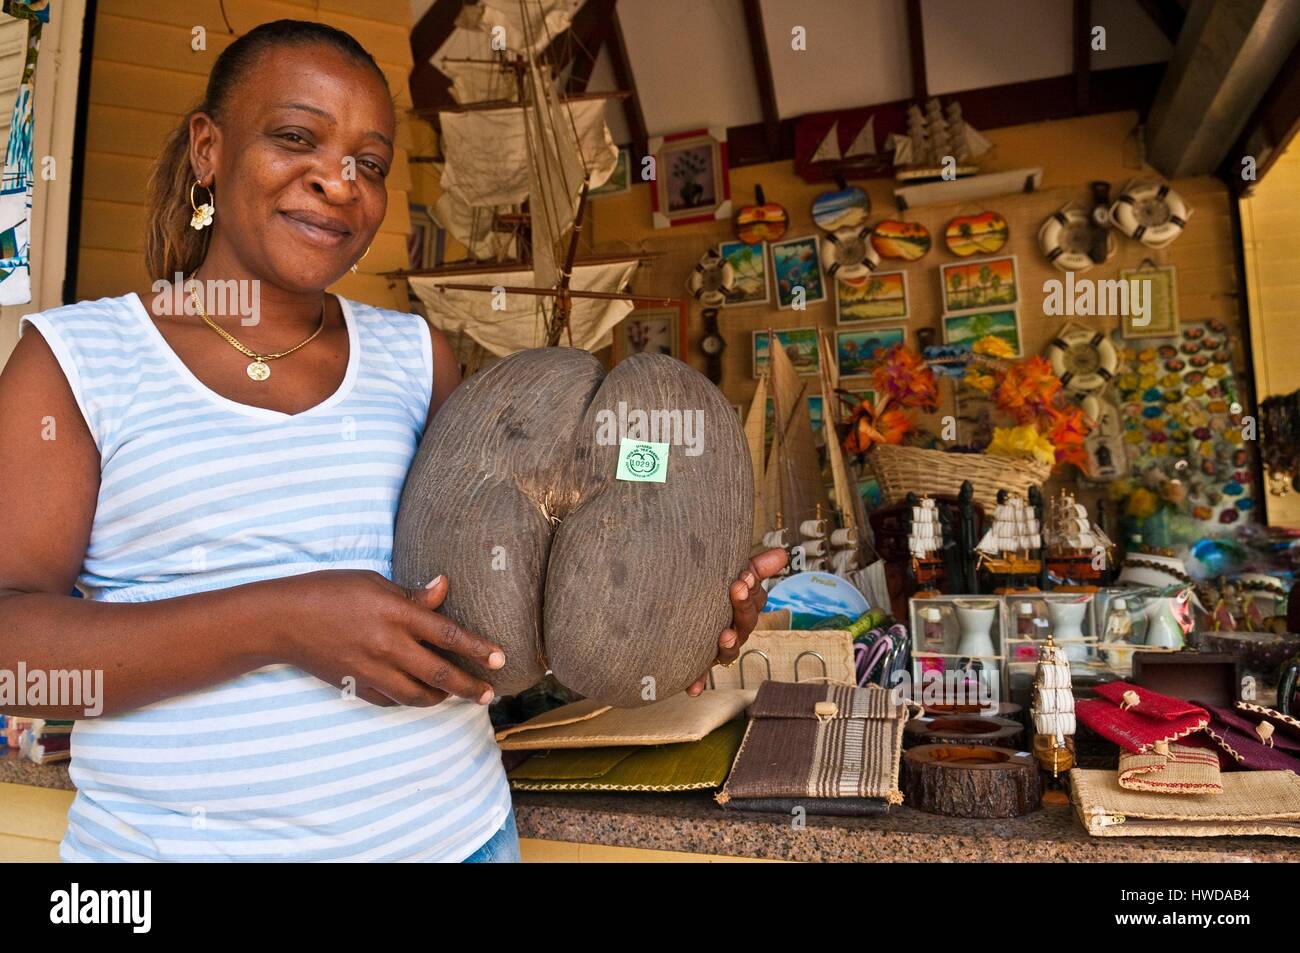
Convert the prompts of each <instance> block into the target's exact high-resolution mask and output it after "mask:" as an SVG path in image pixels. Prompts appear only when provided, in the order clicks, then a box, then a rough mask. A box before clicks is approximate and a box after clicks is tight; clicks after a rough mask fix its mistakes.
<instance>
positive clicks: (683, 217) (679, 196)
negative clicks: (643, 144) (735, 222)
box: [648, 126, 731, 228]
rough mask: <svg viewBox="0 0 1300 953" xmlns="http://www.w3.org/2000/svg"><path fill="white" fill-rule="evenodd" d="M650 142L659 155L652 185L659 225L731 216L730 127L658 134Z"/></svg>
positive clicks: (653, 213) (655, 219)
mask: <svg viewBox="0 0 1300 953" xmlns="http://www.w3.org/2000/svg"><path fill="white" fill-rule="evenodd" d="M648 148H649V151H650V154H651V155H653V156H654V158H655V182H654V188H652V189H651V190H650V210H651V218H652V220H653V222H654V227H655V228H669V227H671V226H674V225H690V224H693V223H695V222H711V221H714V220H717V219H729V218H731V180H730V177H729V176H728V173H727V130H726V129H725V128H724V127H720V126H719V127H716V128H711V129H694V130H692V131H690V132H679V133H676V134H675V135H671V136H656V137H655V138H653V139H651V140H650V141H649V143H648Z"/></svg>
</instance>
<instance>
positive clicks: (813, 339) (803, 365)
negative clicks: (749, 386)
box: [753, 328, 820, 378]
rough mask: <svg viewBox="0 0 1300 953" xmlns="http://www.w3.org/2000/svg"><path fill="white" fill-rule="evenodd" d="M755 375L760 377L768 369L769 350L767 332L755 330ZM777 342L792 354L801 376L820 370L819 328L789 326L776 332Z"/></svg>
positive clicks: (791, 360)
mask: <svg viewBox="0 0 1300 953" xmlns="http://www.w3.org/2000/svg"><path fill="white" fill-rule="evenodd" d="M753 335H754V377H755V378H758V377H759V376H760V375H761V374H763V373H764V372H766V371H767V365H768V359H769V358H768V351H767V332H766V331H754V332H753ZM776 339H777V342H778V343H779V344H780V346H781V347H783V348H785V351H786V353H787V354H789V355H790V363H792V364H793V365H794V370H795V373H796V374H799V375H800V376H801V377H814V376H816V375H817V373H818V371H819V370H820V363H819V362H818V360H817V329H816V328H789V329H788V330H785V331H777V332H776Z"/></svg>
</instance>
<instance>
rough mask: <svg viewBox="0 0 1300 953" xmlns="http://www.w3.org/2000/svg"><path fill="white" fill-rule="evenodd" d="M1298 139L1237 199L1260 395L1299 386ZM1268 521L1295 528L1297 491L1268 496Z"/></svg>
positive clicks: (1299, 525)
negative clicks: (1251, 189) (1251, 190)
mask: <svg viewBox="0 0 1300 953" xmlns="http://www.w3.org/2000/svg"><path fill="white" fill-rule="evenodd" d="M1298 196H1300V145H1296V143H1295V141H1294V140H1293V141H1292V143H1291V146H1290V148H1288V149H1287V150H1286V151H1285V152H1284V153H1283V154H1282V155H1281V156H1280V157H1278V159H1277V161H1276V162H1275V163H1274V164H1273V166H1272V168H1270V169H1269V171H1268V175H1266V176H1265V177H1264V179H1263V180H1262V181H1261V182H1260V183H1259V185H1258V186H1256V188H1255V191H1254V194H1253V195H1251V197H1250V198H1247V199H1243V200H1242V202H1241V233H1242V245H1243V247H1244V251H1245V259H1246V293H1247V297H1248V300H1249V303H1250V333H1251V345H1252V347H1253V350H1254V358H1255V391H1256V393H1257V394H1258V395H1259V397H1260V399H1263V398H1265V397H1271V396H1275V395H1282V394H1289V393H1291V392H1292V391H1293V390H1296V389H1297V388H1300V333H1297V328H1300V267H1297V263H1300V199H1298V198H1297V197H1298ZM1267 506H1268V521H1269V523H1270V524H1271V525H1273V526H1286V527H1290V528H1292V529H1300V494H1297V493H1294V492H1292V493H1290V494H1288V495H1287V496H1283V497H1279V496H1271V495H1270V496H1269V497H1268V500H1267Z"/></svg>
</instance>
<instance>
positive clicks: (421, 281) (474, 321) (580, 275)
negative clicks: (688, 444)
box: [407, 261, 637, 357]
mask: <svg viewBox="0 0 1300 953" xmlns="http://www.w3.org/2000/svg"><path fill="white" fill-rule="evenodd" d="M636 266H637V262H635V261H619V262H608V263H604V264H599V265H577V266H575V267H574V269H573V279H572V281H571V282H570V288H571V289H572V290H574V291H602V292H611V293H612V292H620V291H623V290H624V289H625V288H626V287H627V283H628V281H629V280H630V279H631V277H632V272H633V271H634V270H635V269H636ZM407 280H408V281H409V282H410V284H411V288H412V290H413V291H414V292H415V293H416V295H417V296H418V297H419V299H420V300H421V301H422V302H423V303H424V306H425V308H426V310H427V311H428V315H429V321H430V323H432V324H433V326H434V327H436V328H440V329H442V330H443V331H446V332H449V333H450V332H457V331H463V332H464V333H466V334H468V335H469V336H470V337H471V338H473V339H474V340H475V341H477V342H478V343H479V344H481V345H482V346H483V347H484V348H486V349H487V350H488V351H490V352H492V353H493V354H496V355H498V356H501V357H504V356H505V355H507V354H513V353H514V352H515V351H522V350H524V349H525V348H530V347H541V346H543V345H544V344H545V343H546V318H545V312H544V311H543V308H545V309H547V310H549V309H550V308H551V306H552V302H553V300H554V299H553V298H550V297H547V296H544V295H531V294H510V293H506V294H504V295H501V296H497V295H494V294H492V293H490V292H485V291H453V290H449V289H445V288H441V287H440V286H441V285H444V284H448V283H451V284H467V285H480V286H484V287H488V288H494V287H498V286H500V287H520V286H522V287H539V285H538V284H537V282H536V280H535V276H534V275H533V273H532V271H531V270H530V269H527V268H524V269H518V270H513V271H512V270H506V271H501V272H494V273H491V274H473V273H471V274H462V275H437V276H418V275H417V276H412V277H410V278H408V279H407ZM541 287H545V286H541ZM571 301H572V308H571V311H570V314H569V327H570V328H571V329H572V331H573V344H574V346H575V347H580V348H583V349H585V350H588V351H598V350H600V349H601V348H602V347H606V346H608V345H609V343H610V339H611V338H610V331H611V329H612V328H613V327H614V325H616V324H618V322H619V321H621V320H623V318H624V317H626V316H627V313H628V312H629V311H631V310H632V309H633V307H635V305H634V304H633V302H631V301H619V300H606V299H602V298H572V299H571ZM494 304H504V307H503V308H501V309H500V310H497V309H495V308H494V307H493V305H494ZM560 342H561V343H562V344H567V343H568V336H567V335H566V336H564V337H562V338H561V339H560Z"/></svg>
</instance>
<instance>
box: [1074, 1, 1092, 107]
mask: <svg viewBox="0 0 1300 953" xmlns="http://www.w3.org/2000/svg"><path fill="white" fill-rule="evenodd" d="M1072 46H1073V48H1074V108H1075V109H1077V110H1078V111H1079V112H1080V113H1084V112H1087V110H1088V87H1089V85H1090V83H1091V80H1092V0H1074V37H1073V43H1072Z"/></svg>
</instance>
